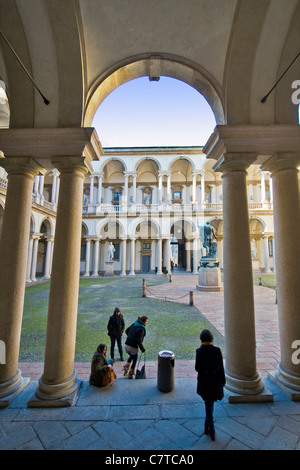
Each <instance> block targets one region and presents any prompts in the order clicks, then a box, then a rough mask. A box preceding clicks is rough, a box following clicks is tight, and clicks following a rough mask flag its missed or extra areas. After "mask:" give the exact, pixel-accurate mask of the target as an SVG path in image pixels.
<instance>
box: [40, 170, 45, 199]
mask: <svg viewBox="0 0 300 470" xmlns="http://www.w3.org/2000/svg"><path fill="white" fill-rule="evenodd" d="M44 182H45V176H44V174H42V175H40V186H39V196H40V203H41V204H42V202H43V200H44Z"/></svg>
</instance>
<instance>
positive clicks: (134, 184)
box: [132, 172, 137, 204]
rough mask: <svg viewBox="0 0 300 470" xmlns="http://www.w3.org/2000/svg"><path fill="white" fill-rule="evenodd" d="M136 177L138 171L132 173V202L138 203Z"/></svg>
mask: <svg viewBox="0 0 300 470" xmlns="http://www.w3.org/2000/svg"><path fill="white" fill-rule="evenodd" d="M136 178H137V172H134V173H132V203H133V204H136Z"/></svg>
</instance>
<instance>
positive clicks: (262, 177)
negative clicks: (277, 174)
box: [260, 171, 266, 204]
mask: <svg viewBox="0 0 300 470" xmlns="http://www.w3.org/2000/svg"><path fill="white" fill-rule="evenodd" d="M260 186H261V195H260V197H261V199H260V202H261V203H262V204H263V203H264V202H266V185H265V173H264V171H261V172H260Z"/></svg>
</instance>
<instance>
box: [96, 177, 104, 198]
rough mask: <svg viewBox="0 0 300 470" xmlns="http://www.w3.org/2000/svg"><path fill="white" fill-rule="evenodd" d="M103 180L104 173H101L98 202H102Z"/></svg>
mask: <svg viewBox="0 0 300 470" xmlns="http://www.w3.org/2000/svg"><path fill="white" fill-rule="evenodd" d="M102 181H103V173H100V174H99V175H98V198H97V204H98V205H99V204H101V199H102V198H101V196H102Z"/></svg>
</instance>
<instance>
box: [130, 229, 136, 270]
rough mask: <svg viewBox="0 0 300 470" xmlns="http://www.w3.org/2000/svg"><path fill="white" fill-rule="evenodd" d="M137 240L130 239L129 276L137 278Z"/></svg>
mask: <svg viewBox="0 0 300 470" xmlns="http://www.w3.org/2000/svg"><path fill="white" fill-rule="evenodd" d="M134 268H135V238H130V272H129V276H135V272H134Z"/></svg>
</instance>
